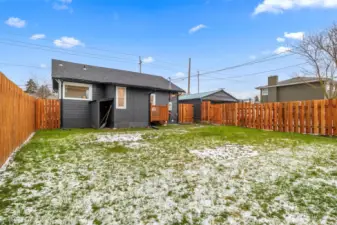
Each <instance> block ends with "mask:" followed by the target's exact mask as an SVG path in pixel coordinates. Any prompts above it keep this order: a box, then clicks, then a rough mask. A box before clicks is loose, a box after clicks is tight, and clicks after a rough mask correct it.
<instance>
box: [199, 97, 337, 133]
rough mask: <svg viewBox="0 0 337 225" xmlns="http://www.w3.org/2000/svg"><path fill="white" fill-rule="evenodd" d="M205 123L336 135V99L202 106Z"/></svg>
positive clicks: (207, 103)
mask: <svg viewBox="0 0 337 225" xmlns="http://www.w3.org/2000/svg"><path fill="white" fill-rule="evenodd" d="M201 113H202V122H208V123H214V124H224V125H234V126H242V127H249V128H257V129H266V130H274V131H281V132H295V133H302V134H319V135H329V136H332V135H334V136H337V99H333V100H312V101H301V102H278V103H264V104H252V103H231V104H211V103H210V102H203V103H202V110H201Z"/></svg>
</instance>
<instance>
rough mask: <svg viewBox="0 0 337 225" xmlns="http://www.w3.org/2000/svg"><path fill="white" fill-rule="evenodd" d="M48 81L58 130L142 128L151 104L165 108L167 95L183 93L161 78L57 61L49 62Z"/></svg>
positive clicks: (147, 121)
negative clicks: (53, 93)
mask: <svg viewBox="0 0 337 225" xmlns="http://www.w3.org/2000/svg"><path fill="white" fill-rule="evenodd" d="M52 80H53V89H54V90H55V91H56V92H58V97H59V99H61V127H62V128H89V127H94V128H98V127H100V126H101V125H102V123H104V121H106V125H107V127H111V128H127V127H146V126H148V125H149V124H150V104H151V103H152V104H153V105H168V103H169V102H170V96H171V94H177V93H179V92H184V90H182V89H181V88H179V87H178V86H176V85H174V84H172V83H171V82H169V81H168V80H166V79H165V78H163V77H161V76H155V75H150V74H141V73H136V72H130V71H124V70H117V69H109V68H103V67H97V66H89V65H85V64H79V63H72V62H66V61H61V60H52ZM177 113H178V112H177V111H171V115H175V114H177ZM175 118H176V116H175ZM170 120H171V119H170ZM171 121H172V120H171ZM173 122H176V121H173Z"/></svg>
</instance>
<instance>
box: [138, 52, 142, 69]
mask: <svg viewBox="0 0 337 225" xmlns="http://www.w3.org/2000/svg"><path fill="white" fill-rule="evenodd" d="M142 63H143V61H142V57H141V56H139V63H138V64H139V73H142Z"/></svg>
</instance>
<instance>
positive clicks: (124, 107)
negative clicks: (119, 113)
mask: <svg viewBox="0 0 337 225" xmlns="http://www.w3.org/2000/svg"><path fill="white" fill-rule="evenodd" d="M118 88H124V95H125V96H124V106H123V107H120V106H118V98H119V97H118ZM126 91H127V89H126V87H119V86H116V109H126V96H127V93H126Z"/></svg>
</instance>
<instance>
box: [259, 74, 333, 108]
mask: <svg viewBox="0 0 337 225" xmlns="http://www.w3.org/2000/svg"><path fill="white" fill-rule="evenodd" d="M323 82H324V83H325V84H324V85H328V86H329V83H330V82H326V81H323ZM256 89H258V90H260V99H261V103H265V102H288V101H305V100H315V99H325V95H324V89H323V88H322V85H321V83H320V81H319V79H318V78H317V77H295V78H291V79H288V80H284V81H278V76H270V77H268V85H265V86H260V87H257V88H256Z"/></svg>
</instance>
